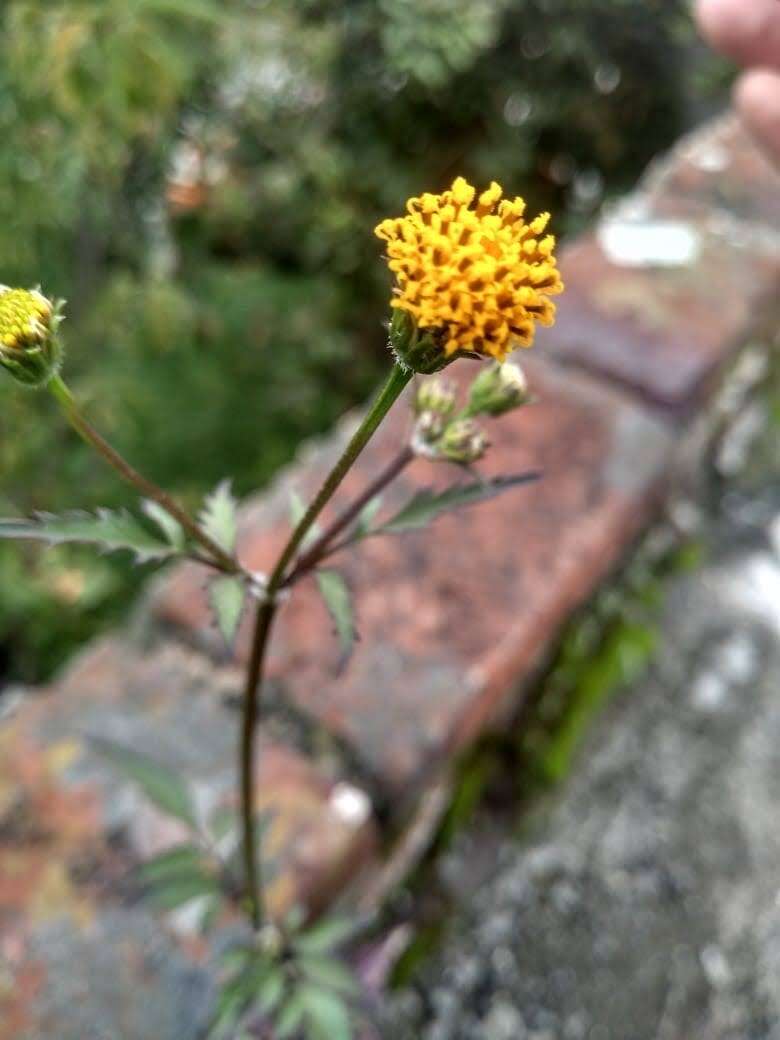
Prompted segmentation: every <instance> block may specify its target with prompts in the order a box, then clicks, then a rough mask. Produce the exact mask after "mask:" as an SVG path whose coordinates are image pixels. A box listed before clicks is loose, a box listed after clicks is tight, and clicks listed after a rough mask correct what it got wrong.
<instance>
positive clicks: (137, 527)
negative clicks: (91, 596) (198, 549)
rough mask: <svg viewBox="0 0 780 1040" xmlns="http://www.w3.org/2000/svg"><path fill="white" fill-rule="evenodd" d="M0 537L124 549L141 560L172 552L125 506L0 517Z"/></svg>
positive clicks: (110, 549) (113, 549)
mask: <svg viewBox="0 0 780 1040" xmlns="http://www.w3.org/2000/svg"><path fill="white" fill-rule="evenodd" d="M0 538H33V539H36V540H38V541H43V542H49V544H50V545H61V544H63V543H65V542H83V543H86V544H91V545H99V546H101V548H103V549H105V550H106V552H115V551H118V550H121V549H127V550H128V551H130V552H133V553H135V555H136V557H137V558H138V560H139V562H141V563H143V562H145V561H146V560H160V559H164V558H165V557H166V556H171V555H172V554H173V553H174V551H175V550H174V549H173V547H172V546H171V545H170V544H169V543H168V542H164V541H163V540H162V539H161V538H158V537H157V536H156V535H154V534H152V532H150V531H148V530H147V529H146V528H145V527H143V526H142V525H141V524H140V523H139V522H138V520H137V519H136V518H135V517H134V516H133V515H132V514H131V513H128V512H127V511H126V510H124V509H121V510H111V509H98V510H97V512H96V513H94V514H93V513H85V512H73V513H65V514H63V515H62V516H54V515H52V514H51V513H36V515H35V516H34V517H33V519H31V520H0Z"/></svg>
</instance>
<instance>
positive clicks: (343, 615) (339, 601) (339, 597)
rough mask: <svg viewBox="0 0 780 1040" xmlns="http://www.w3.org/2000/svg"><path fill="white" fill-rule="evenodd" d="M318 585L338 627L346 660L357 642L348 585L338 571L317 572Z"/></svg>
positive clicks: (337, 630)
mask: <svg viewBox="0 0 780 1040" xmlns="http://www.w3.org/2000/svg"><path fill="white" fill-rule="evenodd" d="M317 585H318V586H319V590H320V595H321V596H322V598H323V600H324V601H325V606H326V607H327V608H328V612H329V613H330V616H331V618H332V619H333V624H334V625H335V626H336V633H337V634H338V637H339V643H340V645H341V654H342V659H346V658H347V657H349V655H350V653H351V652H352V647H353V645H354V642H355V616H354V613H353V611H352V596H351V595H350V592H349V589H348V587H347V583H346V582H345V581H344V579H343V578H342V577H341V575H340V574H337V573H336V571H317Z"/></svg>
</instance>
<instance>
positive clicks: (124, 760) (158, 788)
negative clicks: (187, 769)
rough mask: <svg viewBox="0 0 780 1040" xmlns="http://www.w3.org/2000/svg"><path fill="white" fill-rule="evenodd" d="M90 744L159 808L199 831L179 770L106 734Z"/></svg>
mask: <svg viewBox="0 0 780 1040" xmlns="http://www.w3.org/2000/svg"><path fill="white" fill-rule="evenodd" d="M91 744H92V746H93V747H94V748H95V750H96V751H99V752H100V754H102V755H103V756H104V757H105V758H107V759H108V760H109V761H110V762H111V764H112V765H114V766H116V768H117V769H120V770H121V771H122V772H123V773H124V774H125V776H127V777H129V778H130V779H131V780H133V781H134V782H135V783H136V784H138V786H139V787H140V788H141V790H142V791H143V792H144V794H145V795H146V797H147V798H148V799H149V801H150V802H153V803H154V805H156V806H157V808H158V809H162V811H163V812H166V813H168V815H169V816H175V817H176V819H178V820H182V821H183V822H184V823H186V824H187V825H188V826H189V827H191V828H192V829H193V830H197V828H198V823H197V817H196V815H195V810H194V808H193V805H192V801H191V799H190V796H189V792H188V791H187V787H186V785H185V783H184V781H183V780H182V778H181V777H180V776H179V775H178V773H174V772H173V770H171V769H168V768H167V766H163V765H161V764H160V763H159V762H158V761H157V760H156V759H154V758H152V757H151V756H149V755H145V754H143V753H142V752H140V751H134V750H132V749H131V748H128V747H123V746H122V745H121V744H115V743H114V742H113V741H111V740H106V738H105V737H92V738H91Z"/></svg>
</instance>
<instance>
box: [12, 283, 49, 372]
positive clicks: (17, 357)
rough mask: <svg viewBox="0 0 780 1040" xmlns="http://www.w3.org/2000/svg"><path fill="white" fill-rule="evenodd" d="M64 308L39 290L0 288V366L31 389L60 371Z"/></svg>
mask: <svg viewBox="0 0 780 1040" xmlns="http://www.w3.org/2000/svg"><path fill="white" fill-rule="evenodd" d="M61 321H62V317H61V315H60V305H59V304H55V303H52V301H51V300H47V299H46V297H45V296H44V295H43V294H42V293H40V292H39V291H38V290H37V289H10V288H8V286H5V285H2V286H0V365H2V366H3V367H4V368H6V369H8V371H9V372H10V373H11V374H12V375H13V376H14V377H15V378H16V379H18V380H19V381H20V382H22V383H25V384H26V385H27V386H43V385H44V384H45V383H47V382H48V381H49V380H50V379H51V377H52V376H53V375H54V374H55V373H56V372H57V369H58V367H59V364H60V360H61V354H62V351H61V348H60V344H59V340H58V337H57V328H58V326H59V324H60V322H61Z"/></svg>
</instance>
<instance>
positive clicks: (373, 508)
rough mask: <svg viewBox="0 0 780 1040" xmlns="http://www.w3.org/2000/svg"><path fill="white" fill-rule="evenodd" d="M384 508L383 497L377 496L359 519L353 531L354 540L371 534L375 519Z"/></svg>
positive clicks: (365, 506) (368, 504)
mask: <svg viewBox="0 0 780 1040" xmlns="http://www.w3.org/2000/svg"><path fill="white" fill-rule="evenodd" d="M381 508H382V496H381V495H375V496H374V497H373V498H372V499H371V501H370V502H367V503H366V504H365V505H364V506H363V509H362V511H361V513H360V516H358V518H357V522H356V523H355V526H354V528H353V529H352V537H353V538H364V537H365V536H366V535H367V534H370V532H371V524H372V523H373V522H374V517H375V516H376V514H377V513H378V512H379V510H380V509H381Z"/></svg>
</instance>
